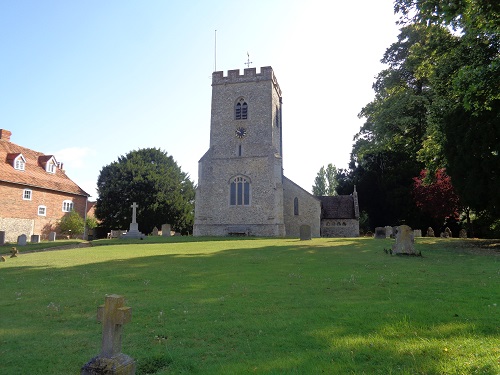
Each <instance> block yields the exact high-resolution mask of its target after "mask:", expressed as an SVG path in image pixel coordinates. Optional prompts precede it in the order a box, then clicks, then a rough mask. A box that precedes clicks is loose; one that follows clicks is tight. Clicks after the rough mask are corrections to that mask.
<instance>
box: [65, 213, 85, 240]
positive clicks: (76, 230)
mask: <svg viewBox="0 0 500 375" xmlns="http://www.w3.org/2000/svg"><path fill="white" fill-rule="evenodd" d="M59 230H60V231H61V233H65V234H68V235H69V236H73V235H75V236H76V235H79V234H82V233H83V232H84V231H85V220H84V219H83V217H81V216H80V215H79V214H78V212H76V211H74V210H72V211H71V212H69V213H67V214H66V215H64V216H63V217H62V218H61V220H60V221H59Z"/></svg>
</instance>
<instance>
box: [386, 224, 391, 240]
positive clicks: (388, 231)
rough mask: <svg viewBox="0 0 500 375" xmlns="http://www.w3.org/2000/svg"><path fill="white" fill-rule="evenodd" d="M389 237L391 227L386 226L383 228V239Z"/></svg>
mask: <svg viewBox="0 0 500 375" xmlns="http://www.w3.org/2000/svg"><path fill="white" fill-rule="evenodd" d="M391 236H392V227H391V226H389V225H388V226H386V227H385V238H389V237H391Z"/></svg>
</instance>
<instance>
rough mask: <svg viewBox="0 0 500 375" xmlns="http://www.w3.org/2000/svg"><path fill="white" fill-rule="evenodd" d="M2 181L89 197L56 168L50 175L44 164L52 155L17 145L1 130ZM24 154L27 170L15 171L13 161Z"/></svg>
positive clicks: (0, 167) (0, 158) (0, 159)
mask: <svg viewBox="0 0 500 375" xmlns="http://www.w3.org/2000/svg"><path fill="white" fill-rule="evenodd" d="M0 132H1V133H2V134H1V135H2V136H1V137H0V181H4V182H9V183H12V184H19V185H23V186H31V187H39V188H43V189H48V190H53V191H58V192H65V193H71V194H76V195H83V196H87V197H88V196H89V194H87V193H86V192H85V191H83V190H82V189H81V188H80V187H79V186H78V185H77V184H75V183H74V182H73V181H72V180H71V179H70V178H69V177H68V176H67V175H66V173H65V172H64V171H63V170H62V169H60V168H56V171H55V173H48V172H47V171H46V170H45V167H44V165H42V163H45V162H47V161H48V160H50V158H51V157H52V155H45V154H43V153H41V152H37V151H33V150H30V149H29V148H26V147H22V146H19V145H16V144H15V143H12V142H10V132H8V131H6V130H3V129H0ZM19 154H22V155H23V156H24V158H25V159H26V165H25V170H24V171H20V170H16V169H14V167H13V165H12V162H13V160H14V159H15V158H16V157H17V156H19Z"/></svg>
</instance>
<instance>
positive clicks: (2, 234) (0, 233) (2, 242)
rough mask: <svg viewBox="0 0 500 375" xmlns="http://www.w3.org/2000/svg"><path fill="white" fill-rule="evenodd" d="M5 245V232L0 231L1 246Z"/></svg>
mask: <svg viewBox="0 0 500 375" xmlns="http://www.w3.org/2000/svg"><path fill="white" fill-rule="evenodd" d="M2 245H5V231H4V230H0V246H2Z"/></svg>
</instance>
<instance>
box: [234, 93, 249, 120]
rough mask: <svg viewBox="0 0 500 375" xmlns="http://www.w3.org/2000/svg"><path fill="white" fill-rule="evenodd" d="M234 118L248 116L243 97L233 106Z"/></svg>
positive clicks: (242, 118)
mask: <svg viewBox="0 0 500 375" xmlns="http://www.w3.org/2000/svg"><path fill="white" fill-rule="evenodd" d="M234 118H235V119H236V120H246V119H247V118H248V105H247V102H246V101H245V99H243V98H240V99H239V100H238V102H237V103H236V106H235V107H234Z"/></svg>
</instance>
